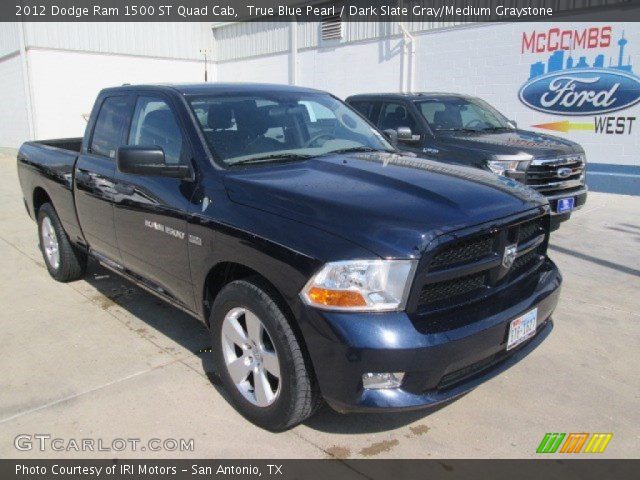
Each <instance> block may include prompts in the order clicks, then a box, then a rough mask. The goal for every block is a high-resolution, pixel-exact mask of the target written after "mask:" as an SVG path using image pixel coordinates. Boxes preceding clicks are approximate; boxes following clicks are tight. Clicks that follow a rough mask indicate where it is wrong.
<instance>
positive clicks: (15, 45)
mask: <svg viewBox="0 0 640 480" xmlns="http://www.w3.org/2000/svg"><path fill="white" fill-rule="evenodd" d="M18 35H19V33H18V24H17V23H16V22H0V57H4V56H5V55H10V54H12V53H15V52H18V51H20V40H19V37H18Z"/></svg>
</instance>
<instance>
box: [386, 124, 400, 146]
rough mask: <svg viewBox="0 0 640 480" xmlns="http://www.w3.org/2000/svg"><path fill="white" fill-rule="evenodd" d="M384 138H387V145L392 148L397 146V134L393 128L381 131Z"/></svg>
mask: <svg viewBox="0 0 640 480" xmlns="http://www.w3.org/2000/svg"><path fill="white" fill-rule="evenodd" d="M382 133H384V136H385V137H387V139H388V140H389V143H391V145H393V146H394V147H397V146H398V132H396V131H395V130H394V129H393V128H389V129H387V130H383V132H382Z"/></svg>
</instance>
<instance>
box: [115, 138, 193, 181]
mask: <svg viewBox="0 0 640 480" xmlns="http://www.w3.org/2000/svg"><path fill="white" fill-rule="evenodd" d="M116 165H117V166H118V170H119V171H121V172H122V173H131V174H134V175H157V176H162V177H171V178H180V179H183V180H186V179H190V178H191V170H190V169H189V167H188V166H187V165H167V162H166V160H165V156H164V151H163V150H162V148H160V147H156V146H145V145H125V146H122V147H119V148H118V151H117V152H116Z"/></svg>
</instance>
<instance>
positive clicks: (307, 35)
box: [214, 0, 623, 61]
mask: <svg viewBox="0 0 640 480" xmlns="http://www.w3.org/2000/svg"><path fill="white" fill-rule="evenodd" d="M622 2H623V0H548V4H549V5H550V6H552V7H553V8H554V9H556V10H562V9H566V8H571V9H574V8H575V9H578V8H591V7H601V6H603V5H612V4H617V3H622ZM494 4H495V5H498V4H500V5H503V6H505V7H524V6H527V5H528V2H526V1H523V0H495V1H494ZM404 5H405V6H406V7H407V8H409V10H410V11H412V7H413V6H414V5H418V6H425V7H427V6H434V5H436V6H437V5H438V2H435V1H434V0H405V2H404ZM447 5H451V6H453V7H454V8H458V7H459V8H464V7H466V6H472V7H480V6H486V2H483V1H480V0H454V1H453V2H447ZM473 20H474V18H469V21H468V22H461V21H457V22H451V21H439V20H435V21H424V20H418V21H412V17H411V16H410V17H409V21H407V22H404V25H405V27H406V29H407V30H408V31H410V32H412V33H421V32H426V31H430V30H438V29H448V28H452V27H456V26H458V25H464V24H466V23H469V22H471V21H473ZM550 20H551V21H552V20H553V18H551V19H550ZM287 25H288V23H287V22H284V23H278V22H265V23H253V24H234V25H225V26H222V27H219V28H215V29H214V36H215V38H216V48H215V53H214V59H215V60H217V61H227V60H236V59H241V58H248V57H254V56H259V55H269V54H276V53H281V52H284V51H287V50H288V45H289V40H288V35H289V33H288V26H287ZM320 27H321V23H320V22H299V23H298V33H297V35H298V49H300V50H304V49H309V48H333V47H336V46H339V45H344V44H348V43H355V42H362V41H368V40H376V39H380V38H388V37H394V36H399V35H402V29H401V28H400V26H399V24H398V22H343V24H342V38H341V39H339V40H329V41H322V40H321V37H320Z"/></svg>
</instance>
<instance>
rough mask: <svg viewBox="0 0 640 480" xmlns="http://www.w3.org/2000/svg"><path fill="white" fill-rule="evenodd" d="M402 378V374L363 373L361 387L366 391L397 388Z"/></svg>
mask: <svg viewBox="0 0 640 480" xmlns="http://www.w3.org/2000/svg"><path fill="white" fill-rule="evenodd" d="M403 378H404V372H395V373H365V374H364V375H362V385H363V386H364V388H366V389H381V388H398V387H399V386H400V385H401V384H402V379H403Z"/></svg>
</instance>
